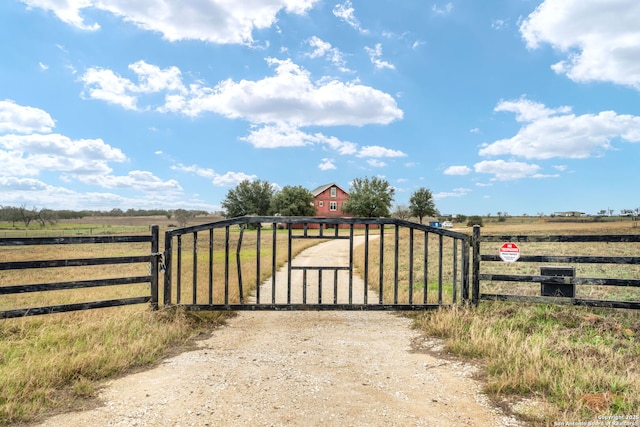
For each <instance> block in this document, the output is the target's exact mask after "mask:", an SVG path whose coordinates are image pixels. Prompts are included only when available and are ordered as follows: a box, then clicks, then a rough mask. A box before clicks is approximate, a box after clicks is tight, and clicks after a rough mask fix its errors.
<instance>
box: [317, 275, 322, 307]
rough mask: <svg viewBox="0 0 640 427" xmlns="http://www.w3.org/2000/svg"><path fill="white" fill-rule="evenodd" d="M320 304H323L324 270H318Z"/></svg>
mask: <svg viewBox="0 0 640 427" xmlns="http://www.w3.org/2000/svg"><path fill="white" fill-rule="evenodd" d="M318 304H322V269H318Z"/></svg>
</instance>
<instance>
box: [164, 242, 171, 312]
mask: <svg viewBox="0 0 640 427" xmlns="http://www.w3.org/2000/svg"><path fill="white" fill-rule="evenodd" d="M172 253H173V236H172V235H171V233H170V232H169V231H166V232H165V233H164V306H165V307H168V306H170V305H171V264H172V263H171V256H172Z"/></svg>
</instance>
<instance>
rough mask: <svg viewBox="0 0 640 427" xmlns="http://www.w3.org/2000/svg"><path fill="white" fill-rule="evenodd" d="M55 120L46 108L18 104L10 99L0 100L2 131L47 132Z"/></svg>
mask: <svg viewBox="0 0 640 427" xmlns="http://www.w3.org/2000/svg"><path fill="white" fill-rule="evenodd" d="M55 125H56V124H55V122H54V121H53V119H52V118H51V116H50V115H49V113H47V112H46V111H44V110H41V109H39V108H34V107H27V106H23V105H18V104H16V103H15V102H13V101H12V100H10V99H5V100H4V101H0V133H4V132H18V133H32V132H42V133H47V132H51V130H52V129H53V128H54V127H55Z"/></svg>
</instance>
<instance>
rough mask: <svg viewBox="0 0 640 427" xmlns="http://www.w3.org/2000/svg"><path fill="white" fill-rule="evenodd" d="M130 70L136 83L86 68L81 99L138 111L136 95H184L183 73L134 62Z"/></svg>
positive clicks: (105, 71)
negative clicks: (165, 93) (104, 102)
mask: <svg viewBox="0 0 640 427" xmlns="http://www.w3.org/2000/svg"><path fill="white" fill-rule="evenodd" d="M129 69H130V70H131V71H133V72H134V73H135V74H136V76H137V78H138V82H137V83H134V82H133V81H131V80H129V79H127V78H124V77H121V76H119V75H117V74H116V73H115V72H113V71H112V70H107V69H104V68H95V67H94V68H89V69H87V71H85V73H84V74H83V75H82V76H81V77H80V81H81V82H82V83H84V88H85V91H84V92H83V96H85V97H88V98H93V99H99V100H102V101H106V102H109V103H112V104H116V105H120V106H121V107H123V108H125V109H128V110H137V109H138V107H137V102H138V94H153V93H158V92H164V91H166V92H171V93H177V94H186V93H187V89H186V88H185V87H184V85H183V84H182V74H181V72H180V70H179V69H178V68H177V67H168V68H165V69H161V68H160V67H157V66H155V65H151V64H147V63H146V62H144V61H137V62H135V63H133V64H131V65H129Z"/></svg>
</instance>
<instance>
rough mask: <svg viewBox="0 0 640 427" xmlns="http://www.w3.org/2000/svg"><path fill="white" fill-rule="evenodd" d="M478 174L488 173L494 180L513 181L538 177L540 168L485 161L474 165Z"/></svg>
mask: <svg viewBox="0 0 640 427" xmlns="http://www.w3.org/2000/svg"><path fill="white" fill-rule="evenodd" d="M474 169H475V171H476V172H478V173H487V174H491V175H493V176H494V178H492V179H493V180H497V181H512V180H516V179H520V178H528V177H529V178H530V177H532V176H533V175H536V174H537V173H538V171H539V170H540V166H538V165H534V164H529V163H523V162H513V161H509V162H507V161H504V160H484V161H482V162H480V163H476V164H475V165H474Z"/></svg>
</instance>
